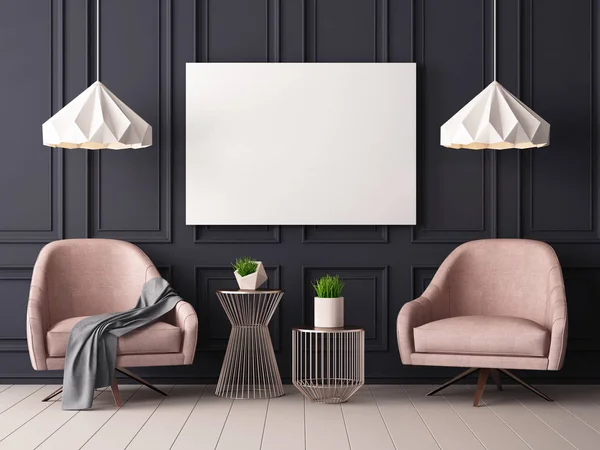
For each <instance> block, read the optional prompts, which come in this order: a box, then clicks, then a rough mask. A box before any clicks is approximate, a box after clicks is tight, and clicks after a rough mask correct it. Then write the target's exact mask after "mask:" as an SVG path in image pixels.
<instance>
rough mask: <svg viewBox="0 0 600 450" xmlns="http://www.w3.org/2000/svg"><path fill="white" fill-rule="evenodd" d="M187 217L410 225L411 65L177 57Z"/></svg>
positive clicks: (224, 221) (192, 221) (195, 220)
mask: <svg viewBox="0 0 600 450" xmlns="http://www.w3.org/2000/svg"><path fill="white" fill-rule="evenodd" d="M186 84H187V88H186V89H187V91H186V112H187V118H186V122H187V125H186V223H187V224H188V225H358V224H360V225H414V224H415V223H416V66H415V64H414V63H331V64H330V63H316V64H313V63H276V64H268V63H188V64H187V83H186Z"/></svg>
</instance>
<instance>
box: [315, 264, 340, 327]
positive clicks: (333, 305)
mask: <svg viewBox="0 0 600 450" xmlns="http://www.w3.org/2000/svg"><path fill="white" fill-rule="evenodd" d="M344 284H345V283H344V281H343V280H341V279H340V277H339V275H336V276H334V277H333V276H331V275H325V276H324V277H322V278H319V279H318V280H316V281H315V282H314V283H313V284H312V286H313V288H314V290H315V295H316V297H315V327H317V328H340V327H343V326H344V297H342V289H343V288H344Z"/></svg>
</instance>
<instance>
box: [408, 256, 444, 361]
mask: <svg viewBox="0 0 600 450" xmlns="http://www.w3.org/2000/svg"><path fill="white" fill-rule="evenodd" d="M447 276H448V269H447V268H446V267H444V266H442V267H440V268H439V270H438V271H437V273H436V274H435V276H434V278H433V280H432V281H431V283H430V284H429V286H428V287H427V289H426V290H425V292H423V295H421V296H420V297H419V298H417V299H415V300H413V301H410V302H408V303H406V304H405V305H404V306H403V307H402V309H401V310H400V313H399V314H398V319H397V322H396V333H397V338H398V349H399V350H400V358H401V359H402V364H408V365H410V364H412V361H411V355H412V354H413V353H414V352H415V341H414V333H413V329H414V328H416V327H420V326H421V325H425V324H426V323H429V322H433V321H434V320H440V319H443V318H446V317H448V316H449V301H448V293H447V292H446V291H445V290H444V284H445V280H446V278H447Z"/></svg>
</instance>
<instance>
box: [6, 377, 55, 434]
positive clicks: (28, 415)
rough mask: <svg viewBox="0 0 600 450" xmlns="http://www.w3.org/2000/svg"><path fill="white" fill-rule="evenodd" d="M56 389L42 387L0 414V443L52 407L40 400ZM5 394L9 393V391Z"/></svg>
mask: <svg viewBox="0 0 600 450" xmlns="http://www.w3.org/2000/svg"><path fill="white" fill-rule="evenodd" d="M56 388H57V386H44V387H42V388H41V389H39V390H36V391H35V392H34V393H33V394H31V395H29V396H27V397H25V398H24V399H23V400H21V401H19V402H18V403H15V404H14V406H12V407H11V408H8V409H7V410H6V411H4V412H3V413H2V414H0V441H1V440H3V439H4V438H6V437H7V436H8V435H9V434H11V433H12V432H14V431H15V430H17V429H18V428H19V427H21V426H23V425H24V424H26V423H27V422H28V421H29V420H31V419H32V418H33V417H35V416H37V415H38V414H40V413H41V412H42V411H44V410H45V409H46V408H49V407H50V406H52V404H53V403H52V402H42V399H44V398H45V397H46V396H48V395H49V394H51V393H52V392H54V391H55V390H56ZM6 392H10V389H9V390H8V391H6Z"/></svg>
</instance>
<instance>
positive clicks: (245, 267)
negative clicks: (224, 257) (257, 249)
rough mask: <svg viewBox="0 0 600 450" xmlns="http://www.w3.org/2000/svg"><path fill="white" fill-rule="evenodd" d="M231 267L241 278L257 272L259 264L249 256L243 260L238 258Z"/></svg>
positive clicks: (243, 257)
mask: <svg viewBox="0 0 600 450" xmlns="http://www.w3.org/2000/svg"><path fill="white" fill-rule="evenodd" d="M231 266H232V267H233V270H235V271H237V273H238V274H239V275H240V276H242V277H245V276H246V275H250V274H251V273H254V272H256V268H257V267H258V263H257V262H256V261H254V260H253V259H252V258H250V257H249V256H242V257H241V258H236V260H235V262H234V263H231Z"/></svg>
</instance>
